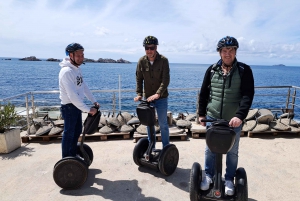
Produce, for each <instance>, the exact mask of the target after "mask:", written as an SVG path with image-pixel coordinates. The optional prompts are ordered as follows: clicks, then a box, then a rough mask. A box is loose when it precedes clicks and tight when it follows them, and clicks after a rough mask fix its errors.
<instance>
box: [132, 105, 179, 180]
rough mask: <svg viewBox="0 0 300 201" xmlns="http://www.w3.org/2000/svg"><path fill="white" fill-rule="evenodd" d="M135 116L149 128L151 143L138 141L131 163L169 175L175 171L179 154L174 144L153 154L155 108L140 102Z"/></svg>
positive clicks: (145, 140) (144, 139)
mask: <svg viewBox="0 0 300 201" xmlns="http://www.w3.org/2000/svg"><path fill="white" fill-rule="evenodd" d="M136 112H137V116H138V118H139V120H140V123H141V124H143V125H145V126H149V127H150V132H151V136H150V139H151V143H150V144H149V140H148V139H147V138H142V139H140V140H139V141H138V142H137V144H136V145H135V147H134V150H133V161H134V162H135V164H136V165H138V166H147V167H150V168H153V169H158V170H159V171H160V172H161V173H162V174H164V175H167V176H168V175H171V174H173V172H174V171H175V169H176V167H177V164H178V160H179V152H178V149H177V148H176V146H175V145H174V144H168V145H167V146H165V147H164V148H163V149H162V150H160V149H155V151H154V152H153V151H152V149H153V147H154V141H155V130H154V125H155V108H154V107H153V106H151V105H150V103H149V102H147V101H141V103H140V104H139V105H138V106H137V108H136Z"/></svg>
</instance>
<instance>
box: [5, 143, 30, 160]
mask: <svg viewBox="0 0 300 201" xmlns="http://www.w3.org/2000/svg"><path fill="white" fill-rule="evenodd" d="M27 145H28V144H26V145H22V146H21V147H20V148H18V149H16V150H14V151H12V152H10V153H8V154H0V158H2V160H13V159H15V158H17V157H19V156H32V153H33V152H35V150H34V149H35V148H27Z"/></svg>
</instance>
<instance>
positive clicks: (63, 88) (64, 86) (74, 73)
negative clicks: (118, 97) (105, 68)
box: [59, 43, 100, 158]
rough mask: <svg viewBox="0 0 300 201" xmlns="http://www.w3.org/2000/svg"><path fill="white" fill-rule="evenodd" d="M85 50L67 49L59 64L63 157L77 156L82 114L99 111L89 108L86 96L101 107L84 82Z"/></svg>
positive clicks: (74, 44) (70, 47) (78, 45)
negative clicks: (82, 69)
mask: <svg viewBox="0 0 300 201" xmlns="http://www.w3.org/2000/svg"><path fill="white" fill-rule="evenodd" d="M83 51H84V48H83V47H82V46H81V45H80V44H78V43H71V44H70V45H68V46H67V47H66V55H67V56H69V57H67V58H64V59H63V61H62V62H61V63H60V64H59V65H60V66H61V70H60V72H59V91H60V95H59V98H60V100H61V108H60V111H61V114H62V117H63V118H64V133H63V138H62V157H63V158H64V157H67V156H73V157H75V156H76V153H77V142H78V138H79V136H80V134H81V133H82V114H81V113H82V112H87V113H90V114H92V115H94V114H96V112H97V109H95V108H89V107H88V106H87V105H86V104H85V103H84V101H83V99H84V97H85V96H86V97H87V98H88V99H89V100H90V101H91V102H92V103H93V104H94V105H95V106H98V107H100V105H99V103H98V102H97V101H96V99H95V97H94V96H93V94H92V93H91V91H90V90H89V88H88V86H87V85H86V83H85V82H84V80H83V77H82V73H81V69H80V68H79V66H80V65H81V64H82V63H83V59H84V54H83Z"/></svg>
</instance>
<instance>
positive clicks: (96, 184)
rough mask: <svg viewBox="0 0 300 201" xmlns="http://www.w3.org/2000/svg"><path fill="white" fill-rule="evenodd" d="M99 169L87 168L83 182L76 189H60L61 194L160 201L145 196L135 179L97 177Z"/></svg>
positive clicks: (129, 200)
mask: <svg viewBox="0 0 300 201" xmlns="http://www.w3.org/2000/svg"><path fill="white" fill-rule="evenodd" d="M101 173H102V171H101V170H99V169H89V175H88V179H87V181H86V182H85V184H84V185H83V186H82V187H81V188H80V189H76V190H63V189H62V190H61V191H60V193H61V194H63V195H70V196H86V195H97V196H101V197H103V198H105V199H108V200H122V201H127V200H128V201H132V200H139V201H142V200H149V201H160V199H157V198H155V197H145V195H143V194H142V189H141V188H140V187H139V186H138V181H137V180H117V181H109V180H107V179H101V178H97V177H96V175H97V174H101Z"/></svg>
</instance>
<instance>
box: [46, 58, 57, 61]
mask: <svg viewBox="0 0 300 201" xmlns="http://www.w3.org/2000/svg"><path fill="white" fill-rule="evenodd" d="M46 61H60V59H54V58H49V59H47V60H46Z"/></svg>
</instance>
